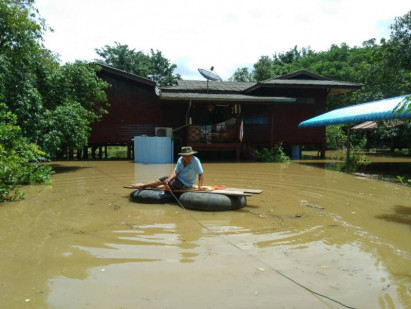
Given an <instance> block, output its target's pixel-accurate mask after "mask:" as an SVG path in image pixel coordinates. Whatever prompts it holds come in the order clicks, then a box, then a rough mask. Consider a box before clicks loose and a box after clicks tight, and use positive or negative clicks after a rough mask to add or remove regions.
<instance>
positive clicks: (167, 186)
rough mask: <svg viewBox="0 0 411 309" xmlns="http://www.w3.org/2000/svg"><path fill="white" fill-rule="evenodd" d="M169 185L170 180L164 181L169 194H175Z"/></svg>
mask: <svg viewBox="0 0 411 309" xmlns="http://www.w3.org/2000/svg"><path fill="white" fill-rule="evenodd" d="M168 183H169V180H168V179H166V180H164V188H165V189H166V190H167V191H168V192H170V193H173V191H171V188H170V186H169V185H168Z"/></svg>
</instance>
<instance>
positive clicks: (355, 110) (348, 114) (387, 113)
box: [299, 94, 411, 128]
mask: <svg viewBox="0 0 411 309" xmlns="http://www.w3.org/2000/svg"><path fill="white" fill-rule="evenodd" d="M407 96H409V94H408V95H404V96H400V97H395V98H389V99H383V100H379V101H373V102H367V103H362V104H357V105H351V106H347V107H344V108H339V109H335V110H333V111H330V112H328V113H325V114H322V115H319V116H317V117H314V118H311V119H308V120H305V121H303V122H301V123H300V125H299V127H300V128H304V127H317V126H327V125H334V124H343V123H353V122H364V121H378V120H388V119H401V118H411V113H409V112H408V111H407V109H404V110H403V111H402V112H401V113H400V114H398V113H396V112H393V111H394V109H395V108H396V107H397V106H398V104H400V103H401V102H404V99H405V97H407Z"/></svg>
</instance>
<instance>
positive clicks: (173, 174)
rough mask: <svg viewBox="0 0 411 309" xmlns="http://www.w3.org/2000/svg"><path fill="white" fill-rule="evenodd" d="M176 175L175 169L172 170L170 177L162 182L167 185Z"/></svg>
mask: <svg viewBox="0 0 411 309" xmlns="http://www.w3.org/2000/svg"><path fill="white" fill-rule="evenodd" d="M176 177H177V173H176V172H175V171H173V172H172V173H171V175H170V177H168V178H167V179H166V180H165V181H164V182H165V185H167V186H168V183H169V182H170V181H172V180H173V179H174V178H176Z"/></svg>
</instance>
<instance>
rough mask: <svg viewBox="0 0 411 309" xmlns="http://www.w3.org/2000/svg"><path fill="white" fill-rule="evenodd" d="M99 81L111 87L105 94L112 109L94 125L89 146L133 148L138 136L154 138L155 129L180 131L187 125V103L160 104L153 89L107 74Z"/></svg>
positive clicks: (101, 73) (101, 74)
mask: <svg viewBox="0 0 411 309" xmlns="http://www.w3.org/2000/svg"><path fill="white" fill-rule="evenodd" d="M99 75H100V77H101V78H102V79H103V80H105V81H106V82H108V83H109V84H110V85H111V88H109V89H108V90H107V91H106V93H107V97H108V102H109V104H110V107H109V108H108V109H107V110H108V114H107V115H104V116H103V118H102V120H101V121H99V122H97V123H94V124H93V125H92V132H91V136H90V137H89V145H90V146H92V145H116V144H118V145H131V144H132V141H131V139H132V138H133V137H134V136H137V135H148V136H150V135H151V136H152V135H154V133H155V127H178V126H180V125H182V124H183V123H184V122H185V110H186V106H187V103H181V104H169V103H168V102H164V101H161V100H160V99H159V98H158V97H157V95H156V94H155V92H154V87H153V86H150V85H145V84H143V83H139V82H136V81H133V80H130V79H126V78H123V77H121V76H117V75H114V74H111V73H108V72H104V71H101V72H100V73H99Z"/></svg>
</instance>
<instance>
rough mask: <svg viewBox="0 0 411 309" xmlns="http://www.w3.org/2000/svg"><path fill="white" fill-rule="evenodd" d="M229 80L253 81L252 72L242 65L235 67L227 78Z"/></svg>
mask: <svg viewBox="0 0 411 309" xmlns="http://www.w3.org/2000/svg"><path fill="white" fill-rule="evenodd" d="M229 81H230V82H253V81H255V80H254V77H253V75H252V73H250V72H249V71H248V68H246V67H244V68H241V69H237V71H235V72H234V75H233V76H231V77H230V78H229Z"/></svg>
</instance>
